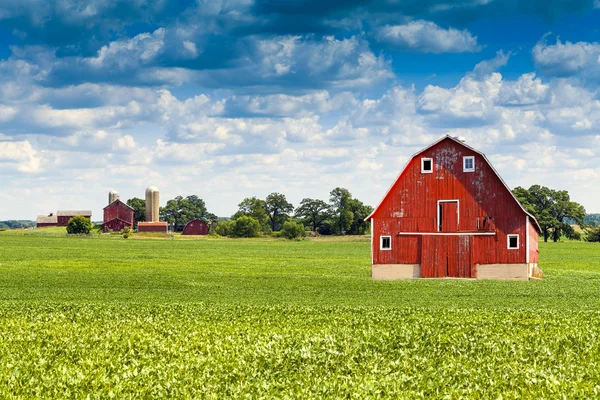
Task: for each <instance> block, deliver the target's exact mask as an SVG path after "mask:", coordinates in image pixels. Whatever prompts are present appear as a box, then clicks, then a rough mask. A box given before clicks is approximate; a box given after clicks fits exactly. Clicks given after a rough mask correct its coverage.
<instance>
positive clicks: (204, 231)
mask: <svg viewBox="0 0 600 400" xmlns="http://www.w3.org/2000/svg"><path fill="white" fill-rule="evenodd" d="M209 230H210V229H209V227H208V225H207V224H206V222H204V221H200V220H199V219H193V220H191V221H190V222H188V223H187V224H185V228H183V233H182V235H208V232H209Z"/></svg>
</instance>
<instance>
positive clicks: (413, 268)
mask: <svg viewBox="0 0 600 400" xmlns="http://www.w3.org/2000/svg"><path fill="white" fill-rule="evenodd" d="M419 277H421V266H420V265H419V264H374V265H373V266H372V268H371V278H372V279H373V280H376V281H389V280H395V279H412V278H419Z"/></svg>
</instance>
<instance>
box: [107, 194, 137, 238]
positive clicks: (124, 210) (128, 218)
mask: <svg viewBox="0 0 600 400" xmlns="http://www.w3.org/2000/svg"><path fill="white" fill-rule="evenodd" d="M133 214H134V209H133V208H132V207H130V206H128V205H127V204H126V203H123V202H122V201H121V200H119V199H116V200H115V201H113V202H112V203H110V204H109V205H107V206H106V207H104V223H103V224H102V231H103V232H107V231H108V230H112V231H115V232H118V231H122V230H123V229H124V228H125V227H129V228H132V229H133V221H134V218H133Z"/></svg>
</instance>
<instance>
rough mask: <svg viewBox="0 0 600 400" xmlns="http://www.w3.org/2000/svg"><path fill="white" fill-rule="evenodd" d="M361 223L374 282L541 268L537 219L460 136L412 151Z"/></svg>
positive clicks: (515, 275)
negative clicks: (367, 228) (367, 230)
mask: <svg viewBox="0 0 600 400" xmlns="http://www.w3.org/2000/svg"><path fill="white" fill-rule="evenodd" d="M366 220H367V221H371V232H372V233H371V255H372V260H371V264H372V269H371V276H372V278H373V279H379V280H384V279H405V278H417V277H423V278H435V277H460V278H480V279H521V280H527V279H529V278H530V277H532V276H536V275H537V274H538V273H539V270H538V268H537V263H538V233H539V232H540V227H539V225H538V223H537V221H536V220H535V218H534V217H533V216H532V215H531V214H529V213H527V211H525V209H524V208H523V207H522V206H521V204H520V203H519V201H518V200H517V199H516V198H515V197H514V196H513V194H512V192H511V191H510V189H509V188H508V186H507V185H506V183H504V181H503V180H502V178H500V176H499V175H498V173H497V172H496V170H495V169H494V168H493V167H492V165H491V164H490V162H489V161H488V159H487V158H486V157H485V155H484V154H483V153H481V152H479V151H477V150H475V149H473V148H472V147H470V146H468V145H466V144H465V143H464V141H462V140H459V139H458V138H453V137H450V136H445V137H443V138H442V139H440V140H438V141H437V142H435V143H433V144H431V145H430V146H428V147H426V148H425V149H423V150H421V151H420V152H418V153H417V154H415V155H413V156H412V158H411V159H410V160H409V162H408V164H407V165H406V167H405V168H404V170H402V172H401V173H400V175H399V176H398V178H397V179H396V181H395V182H394V184H393V185H392V186H391V188H390V189H389V190H388V192H387V193H386V195H385V196H384V198H383V200H382V201H381V203H380V204H379V205H378V206H377V208H376V209H375V210H374V211H373V213H372V214H371V215H370V216H368V217H367V218H366Z"/></svg>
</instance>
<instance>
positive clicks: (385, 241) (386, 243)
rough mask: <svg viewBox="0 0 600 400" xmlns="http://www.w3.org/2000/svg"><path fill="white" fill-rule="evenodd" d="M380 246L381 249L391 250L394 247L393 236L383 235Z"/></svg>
mask: <svg viewBox="0 0 600 400" xmlns="http://www.w3.org/2000/svg"><path fill="white" fill-rule="evenodd" d="M379 244H380V246H379V248H380V249H381V250H391V249H392V237H391V236H381V238H380V240H379Z"/></svg>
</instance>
